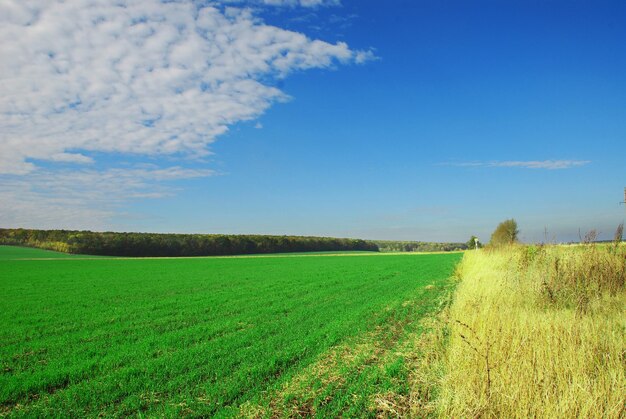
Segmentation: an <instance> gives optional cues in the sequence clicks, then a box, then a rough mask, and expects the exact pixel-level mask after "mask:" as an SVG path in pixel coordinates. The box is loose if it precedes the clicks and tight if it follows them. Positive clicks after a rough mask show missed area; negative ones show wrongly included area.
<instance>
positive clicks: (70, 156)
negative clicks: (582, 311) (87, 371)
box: [0, 0, 626, 241]
mask: <svg viewBox="0 0 626 419" xmlns="http://www.w3.org/2000/svg"><path fill="white" fill-rule="evenodd" d="M52 3H54V2H52ZM83 3H84V4H83ZM96 3H97V2H96ZM106 3H107V2H103V3H102V7H101V8H97V7H95V8H94V7H87V6H86V4H87V2H82V1H76V2H73V3H72V4H71V5H61V4H59V5H57V4H54V5H53V6H49V5H48V4H50V2H42V3H41V5H40V6H33V10H18V9H20V8H22V9H23V7H22V6H20V2H15V3H12V2H9V3H7V4H8V6H6V5H4V6H2V7H5V8H7V9H6V10H4V11H1V10H0V16H8V18H6V19H7V20H8V21H9V23H10V25H5V26H3V28H4V29H0V31H4V33H2V32H0V36H2V38H3V39H9V40H11V41H14V42H12V46H10V47H7V46H6V43H3V46H0V57H2V56H3V55H7V56H8V55H9V54H11V56H12V57H15V56H16V55H17V57H18V58H17V59H14V60H13V62H12V63H11V64H6V60H0V62H4V64H0V78H5V80H4V81H3V82H2V83H0V85H2V86H4V87H0V93H3V94H2V95H0V96H2V97H3V98H4V99H0V128H4V129H3V130H0V131H2V132H4V134H0V154H3V155H4V157H0V171H2V172H3V174H0V196H1V197H2V202H3V203H2V204H0V225H2V226H6V227H43V228H86V229H95V230H121V231H157V232H198V233H268V234H303V235H329V236H341V237H359V238H370V239H402V240H427V241H465V240H467V239H468V238H469V236H470V235H471V234H477V235H478V236H479V237H480V238H481V239H482V240H483V241H487V240H488V238H489V234H490V233H491V231H492V230H493V229H494V228H495V226H496V225H497V223H498V222H500V221H502V220H504V219H507V218H511V217H513V218H515V219H516V220H517V221H518V224H519V227H520V230H521V236H522V238H523V239H524V240H526V241H540V240H543V239H544V237H545V233H544V232H545V231H546V230H547V232H548V239H549V240H558V241H568V240H576V239H577V238H578V231H579V229H580V230H581V231H582V232H585V231H587V230H590V229H597V230H599V231H600V232H601V234H602V237H603V238H610V237H611V236H612V233H613V231H614V230H615V228H616V226H617V224H619V223H620V222H622V221H623V219H624V215H625V214H626V212H625V211H626V210H625V208H624V206H621V207H620V206H619V205H618V202H619V201H621V200H622V198H623V197H622V191H623V187H624V186H626V175H625V172H624V155H626V25H624V24H623V22H624V21H625V18H626V3H624V2H618V1H614V2H601V1H593V2H592V1H587V2H582V1H578V2H576V1H567V2H565V1H563V2H559V1H551V2H539V1H537V2H532V1H510V2H509V1H507V2H497V1H482V2H479V1H476V2H464V1H411V2H408V1H393V2H385V3H381V2H374V1H349V0H342V1H341V2H338V1H316V0H310V1H308V2H307V1H301V2H299V1H296V0H293V1H281V0H277V1H261V0H259V1H229V2H204V3H198V2H195V3H194V2H174V3H167V4H163V3H160V2H159V1H157V0H153V1H131V0H129V1H128V2H126V3H128V4H126V5H125V7H124V10H121V9H119V8H114V7H109V6H107V5H106ZM83 6H84V7H83ZM37 7H39V9H37ZM55 7H56V9H55ZM11 8H12V9H11ZM68 8H69V9H68ZM9 9H11V10H9ZM34 9H36V10H34ZM2 12H4V13H2ZM33 16H40V17H38V18H35V17H33ZM41 16H43V17H41ZM129 16H131V17H132V19H131V18H130V17H129ZM63 19H70V21H69V23H68V21H64V20H63ZM130 20H132V24H126V22H128V21H130ZM76 21H78V22H80V21H82V22H92V23H93V22H104V24H100V23H93V24H92V25H91V26H90V24H82V25H74V24H73V22H76ZM146 21H147V23H149V25H148V24H144V22H146ZM137 22H139V24H137ZM68 24H69V25H70V26H69V27H70V30H69V31H67V30H66V31H65V32H63V31H61V30H59V28H60V27H63V28H67V27H68ZM73 25H74V26H73ZM7 27H8V29H7ZM172 28H174V29H172ZM181 28H183V29H181ZM35 29H38V30H37V31H35V32H34V30H35ZM66 32H70V33H73V35H76V34H82V35H83V36H78V37H77V36H69V37H66V35H65V33H66ZM187 32H189V33H196V34H197V33H201V34H202V35H201V36H198V37H191V36H183V35H181V34H184V33H187ZM41 34H43V35H41ZM113 35H117V36H113ZM77 38H78V39H83V38H84V39H87V40H88V41H89V42H86V41H85V42H86V43H85V44H83V43H81V41H76V39H77ZM119 39H131V40H133V42H120V41H114V40H119ZM224 39H226V41H225V40H224ZM216 45H217V46H218V48H213V47H214V46H216ZM95 51H97V52H98V53H96V52H95ZM277 51H278V52H277ZM160 66H163V67H160ZM46 69H47V70H46ZM174 70H176V71H174ZM7 86H9V87H7ZM67 86H69V87H67ZM198 86H200V87H198Z"/></svg>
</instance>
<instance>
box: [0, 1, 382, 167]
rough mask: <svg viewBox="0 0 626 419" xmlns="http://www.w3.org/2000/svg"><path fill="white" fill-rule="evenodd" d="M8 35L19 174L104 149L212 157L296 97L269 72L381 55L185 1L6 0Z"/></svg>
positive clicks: (5, 134) (6, 126)
mask: <svg viewBox="0 0 626 419" xmlns="http://www.w3.org/2000/svg"><path fill="white" fill-rule="evenodd" d="M264 2H265V3H272V4H282V5H301V6H315V5H326V4H330V3H336V2H334V1H324V0H300V1H295V0H293V1H289V0H282V1H278V0H265V1H264ZM0 39H2V40H3V42H2V43H0V173H5V174H7V173H8V174H18V175H19V174H25V173H29V172H32V171H33V170H35V169H36V168H37V167H38V165H39V163H38V162H37V161H38V160H40V161H56V162H65V163H78V164H89V163H91V162H92V161H93V153H94V152H105V153H107V152H109V153H110V152H116V153H132V154H135V155H149V156H154V155H178V154H180V155H183V156H188V157H198V156H203V155H206V154H207V153H208V148H207V146H208V145H210V144H211V143H212V142H213V141H214V140H215V139H216V137H217V136H219V135H220V134H223V133H224V132H225V131H227V130H228V127H229V126H231V125H233V124H235V123H237V122H239V121H245V120H250V119H254V118H257V117H258V116H260V115H261V114H262V113H263V112H264V111H265V110H266V109H267V108H268V107H269V106H271V104H272V103H274V102H276V101H281V100H285V99H286V98H287V96H286V95H285V94H284V93H283V92H281V91H280V90H279V89H277V88H275V87H272V86H271V85H268V84H267V83H264V82H263V81H264V80H266V79H267V78H268V77H269V78H272V77H274V78H276V77H278V78H280V77H285V76H286V75H288V74H289V73H291V72H293V71H298V70H305V69H309V68H327V67H331V66H333V65H334V64H335V63H350V62H354V63H362V62H364V61H367V60H370V59H372V58H373V54H372V53H371V52H368V51H353V50H351V49H350V48H349V47H348V45H347V44H345V43H343V42H338V43H336V44H331V43H327V42H323V41H320V40H312V39H309V38H307V37H306V36H305V35H303V34H301V33H297V32H292V31H287V30H283V29H280V28H278V27H274V26H270V25H266V24H264V23H263V22H261V21H260V20H258V19H257V18H256V17H255V16H254V15H253V14H252V12H251V11H250V10H247V9H238V8H232V7H228V8H221V7H219V6H216V5H208V6H204V7H198V6H196V5H195V4H194V3H193V2H184V1H175V2H167V3H164V2H161V1H159V0H120V1H116V2H111V1H109V0H72V1H57V0H55V1H52V0H40V1H31V2H24V1H22V0H4V1H3V2H2V3H0Z"/></svg>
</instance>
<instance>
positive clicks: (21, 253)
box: [0, 245, 97, 260]
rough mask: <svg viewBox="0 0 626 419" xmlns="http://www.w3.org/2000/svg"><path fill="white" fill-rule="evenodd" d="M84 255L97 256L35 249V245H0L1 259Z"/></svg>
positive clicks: (78, 256)
mask: <svg viewBox="0 0 626 419" xmlns="http://www.w3.org/2000/svg"><path fill="white" fill-rule="evenodd" d="M84 257H97V256H87V255H70V254H67V253H62V252H53V251H52V250H43V249H35V248H34V247H20V246H4V245H0V260H17V259H65V258H84Z"/></svg>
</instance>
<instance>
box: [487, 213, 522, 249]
mask: <svg viewBox="0 0 626 419" xmlns="http://www.w3.org/2000/svg"><path fill="white" fill-rule="evenodd" d="M518 236H519V230H518V229H517V221H515V220H514V219H513V218H511V219H510V220H504V221H502V222H501V223H500V224H498V227H496V229H495V230H494V232H493V233H492V234H491V240H490V241H489V244H491V245H493V246H502V245H507V244H513V243H515V242H517V241H518Z"/></svg>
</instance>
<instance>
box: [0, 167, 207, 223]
mask: <svg viewBox="0 0 626 419" xmlns="http://www.w3.org/2000/svg"><path fill="white" fill-rule="evenodd" d="M214 174H215V173H214V172H213V171H211V170H208V169H188V168H183V167H180V166H174V167H167V168H157V167H150V166H147V167H142V168H130V169H120V168H115V169H109V170H104V171H96V170H89V169H83V170H61V171H58V170H57V171H49V170H37V171H35V172H32V173H30V174H28V175H26V176H16V175H2V176H1V177H0V179H1V180H2V181H1V182H0V202H2V205H1V206H0V220H1V221H2V223H3V224H2V225H4V226H21V227H39V228H61V227H64V228H85V229H90V228H91V229H94V228H95V229H108V228H111V226H112V225H113V224H114V223H112V222H111V218H112V217H113V216H114V215H115V214H116V213H117V212H118V211H119V209H120V207H121V206H123V205H124V204H126V203H128V202H129V201H133V200H139V199H155V198H163V197H166V196H171V195H173V194H174V193H175V192H176V189H175V187H174V186H172V185H171V182H173V181H176V180H181V179H191V178H198V177H205V176H211V175H214Z"/></svg>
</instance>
